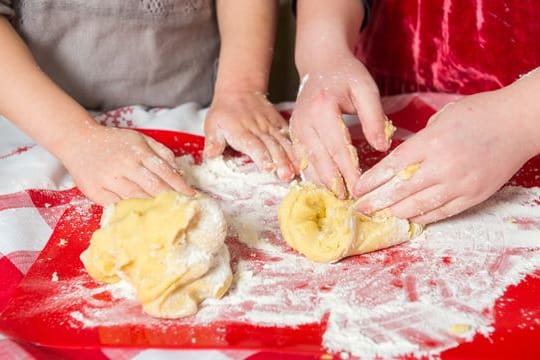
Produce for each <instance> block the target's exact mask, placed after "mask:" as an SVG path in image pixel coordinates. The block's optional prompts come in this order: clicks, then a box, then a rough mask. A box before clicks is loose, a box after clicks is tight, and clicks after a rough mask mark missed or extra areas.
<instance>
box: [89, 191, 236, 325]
mask: <svg viewBox="0 0 540 360" xmlns="http://www.w3.org/2000/svg"><path fill="white" fill-rule="evenodd" d="M226 233H227V225H226V222H225V218H224V215H223V212H222V211H221V209H220V208H219V205H218V204H217V203H216V202H215V201H214V200H212V199H211V198H209V197H207V196H204V195H200V194H199V195H196V196H195V197H188V196H185V195H182V194H178V193H176V192H173V191H169V192H163V193H162V194H160V195H159V196H157V197H155V198H152V199H128V200H123V201H120V202H119V203H117V204H115V205H111V206H109V207H108V208H106V209H105V211H104V213H103V216H102V221H101V228H100V229H98V230H97V231H96V232H95V233H94V234H93V235H92V239H91V240H90V246H89V247H88V249H87V250H85V251H84V252H83V253H82V254H81V260H82V262H83V264H84V266H85V267H86V269H87V271H88V273H89V274H90V275H91V276H92V277H93V278H94V279H96V280H98V281H103V282H108V283H115V282H118V281H120V280H125V281H127V282H128V283H130V284H131V285H132V286H133V287H134V288H135V290H136V293H137V300H138V301H139V302H140V303H141V305H142V307H143V310H144V311H145V312H146V313H148V314H150V315H152V316H156V317H162V318H179V317H183V316H188V315H192V314H194V313H195V312H197V310H198V306H199V304H200V303H201V302H202V301H203V300H204V299H207V298H220V297H222V296H223V295H224V294H225V293H226V292H227V290H228V288H229V286H230V284H231V281H232V272H231V268H230V264H229V251H228V249H227V247H226V245H225V244H224V241H225V237H226Z"/></svg>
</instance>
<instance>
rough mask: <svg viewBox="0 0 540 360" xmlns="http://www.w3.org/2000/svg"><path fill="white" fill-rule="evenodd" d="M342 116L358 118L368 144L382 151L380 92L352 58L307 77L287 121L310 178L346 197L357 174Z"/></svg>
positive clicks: (338, 59) (338, 58) (385, 142)
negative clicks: (343, 114)
mask: <svg viewBox="0 0 540 360" xmlns="http://www.w3.org/2000/svg"><path fill="white" fill-rule="evenodd" d="M342 113H349V114H357V115H358V118H359V120H360V123H361V124H362V129H363V132H364V135H365V137H366V139H367V141H368V142H369V143H370V144H371V145H372V146H373V147H374V148H375V149H377V150H380V151H384V150H386V149H387V148H388V146H389V142H388V139H387V138H386V137H385V131H384V129H385V119H386V117H385V115H384V112H383V109H382V105H381V101H380V97H379V92H378V89H377V86H376V85H375V83H374V81H373V79H372V78H371V76H370V74H369V73H368V71H367V70H366V68H365V67H364V65H363V64H362V63H361V62H360V61H358V60H357V59H356V58H354V56H353V55H352V54H349V53H345V54H344V55H339V56H338V55H336V57H335V58H334V59H333V60H332V62H331V63H330V64H327V65H326V66H319V67H317V68H316V69H315V70H313V72H311V73H306V74H305V75H304V77H303V80H302V85H301V88H300V91H299V94H298V98H297V102H296V107H295V109H294V112H293V116H292V118H291V133H292V136H293V140H294V141H293V150H294V152H295V155H296V157H297V161H298V162H299V163H300V164H301V165H302V166H301V167H302V168H303V169H302V171H303V174H304V175H305V177H306V178H307V179H308V180H311V181H313V182H315V183H319V184H322V185H325V186H326V187H328V188H329V189H330V190H332V191H333V192H334V193H335V194H336V195H337V196H338V197H340V198H344V197H345V196H346V195H347V189H349V190H351V189H352V188H353V186H354V184H355V183H356V181H357V179H358V176H359V175H360V169H359V164H358V159H357V153H356V149H354V148H353V147H352V146H351V139H350V135H349V131H348V129H347V128H346V126H345V125H344V123H343V119H342Z"/></svg>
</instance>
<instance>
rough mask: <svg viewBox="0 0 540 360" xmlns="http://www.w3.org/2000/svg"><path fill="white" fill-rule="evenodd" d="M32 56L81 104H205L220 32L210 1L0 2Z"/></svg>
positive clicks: (94, 106) (91, 106)
mask: <svg viewBox="0 0 540 360" xmlns="http://www.w3.org/2000/svg"><path fill="white" fill-rule="evenodd" d="M0 2H1V3H2V4H4V5H3V6H2V8H1V9H0V11H1V12H2V13H9V10H7V11H6V9H7V6H6V5H10V4H9V3H10V2H11V8H12V9H13V10H14V11H15V15H14V16H13V17H12V23H13V25H14V27H15V29H16V30H17V32H18V33H19V34H20V35H21V36H22V38H23V39H24V40H25V42H26V44H27V45H28V46H29V48H30V50H31V51H32V53H33V55H34V57H35V58H36V61H37V62H38V64H39V65H40V67H41V68H42V69H43V71H44V72H45V73H47V74H48V75H49V76H50V77H51V78H52V79H53V80H54V81H55V82H56V83H57V84H58V85H60V86H61V87H62V88H63V89H64V90H65V91H66V92H67V93H69V94H70V95H71V96H73V97H74V98H75V99H76V100H77V101H78V102H79V103H80V104H82V105H83V106H85V107H86V108H87V109H93V110H107V109H110V108H115V107H119V106H125V105H131V104H142V105H147V106H166V107H171V106H176V105H179V104H181V103H185V102H188V101H195V102H198V103H199V104H202V105H207V104H208V103H209V102H210V100H211V97H212V89H213V83H214V77H215V63H216V59H217V55H218V50H219V36H218V30H217V23H216V19H215V11H214V5H213V1H212V0H26V1H24V0H13V1H9V0H0Z"/></svg>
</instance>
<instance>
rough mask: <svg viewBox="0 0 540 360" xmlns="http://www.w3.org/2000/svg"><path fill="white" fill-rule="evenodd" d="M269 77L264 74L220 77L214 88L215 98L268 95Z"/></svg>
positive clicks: (254, 73)
mask: <svg viewBox="0 0 540 360" xmlns="http://www.w3.org/2000/svg"><path fill="white" fill-rule="evenodd" d="M267 89H268V75H267V74H266V73H262V72H259V73H257V72H252V73H251V74H249V75H248V76H243V77H236V78H230V77H221V78H220V77H218V79H217V81H216V85H215V87H214V96H217V97H219V96H227V95H230V94H266V92H267Z"/></svg>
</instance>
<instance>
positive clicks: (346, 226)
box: [278, 183, 422, 263]
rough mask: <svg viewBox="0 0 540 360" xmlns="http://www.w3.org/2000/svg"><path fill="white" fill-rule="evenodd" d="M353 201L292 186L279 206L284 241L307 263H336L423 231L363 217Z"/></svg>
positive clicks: (317, 189)
mask: <svg viewBox="0 0 540 360" xmlns="http://www.w3.org/2000/svg"><path fill="white" fill-rule="evenodd" d="M353 203H354V201H353V200H339V199H338V198H337V197H336V196H335V195H334V194H333V193H332V192H331V191H329V190H327V189H326V188H323V187H320V186H316V185H314V184H311V183H301V184H297V185H293V186H292V187H291V189H290V191H289V193H288V194H287V196H286V197H285V198H284V199H283V201H282V202H281V204H280V206H279V212H278V217H279V225H280V228H281V232H282V235H283V239H284V240H285V241H286V242H287V243H288V244H289V245H290V246H291V247H292V248H293V249H295V250H297V251H298V252H300V253H301V254H303V255H305V256H306V257H307V258H308V259H310V260H313V261H317V262H330V263H331V262H336V261H339V260H341V259H343V258H345V257H347V256H352V255H359V254H364V253H367V252H371V251H375V250H379V249H383V248H387V247H389V246H393V245H396V244H399V243H402V242H404V241H407V240H410V239H412V238H414V237H416V236H417V235H418V234H420V233H421V232H422V227H421V226H420V225H417V224H410V223H409V222H408V221H407V220H401V219H398V218H395V217H387V216H384V215H383V214H379V215H376V216H373V217H368V216H365V215H362V214H360V213H358V212H356V211H354V210H353V209H352V205H353Z"/></svg>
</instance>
